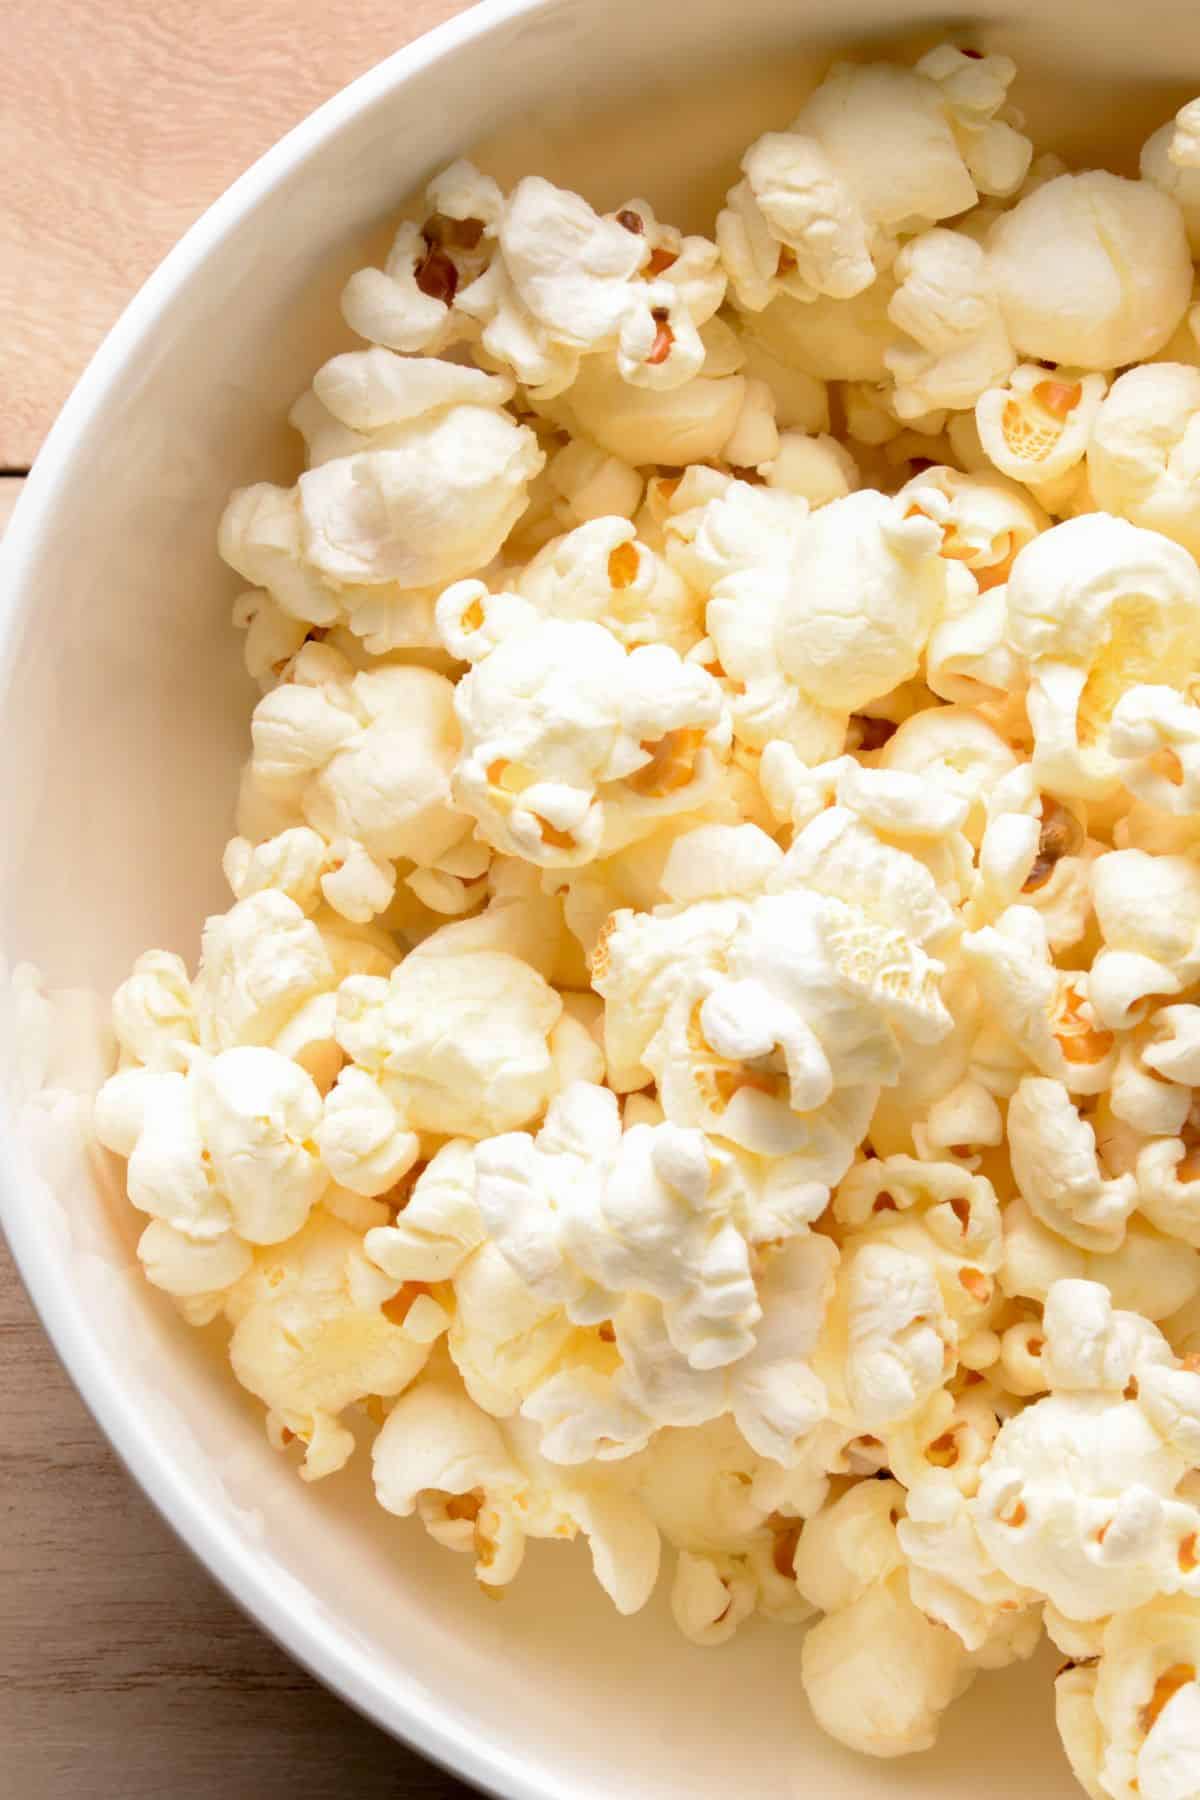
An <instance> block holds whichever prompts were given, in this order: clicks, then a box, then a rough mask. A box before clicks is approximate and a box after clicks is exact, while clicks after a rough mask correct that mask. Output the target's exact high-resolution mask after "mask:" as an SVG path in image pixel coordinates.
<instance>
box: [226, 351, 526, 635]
mask: <svg viewBox="0 0 1200 1800" xmlns="http://www.w3.org/2000/svg"><path fill="white" fill-rule="evenodd" d="M315 391H316V393H317V395H318V397H319V398H320V400H321V401H322V404H324V405H325V407H326V408H327V410H329V411H330V412H332V413H333V415H334V416H335V417H336V418H339V419H340V420H341V421H342V422H343V423H346V424H348V425H350V426H351V428H352V429H354V430H356V431H359V434H360V436H361V438H362V445H361V447H360V448H359V449H357V450H355V451H353V452H351V453H349V454H344V455H339V456H333V457H331V458H330V459H329V460H327V461H324V462H320V463H318V464H316V466H314V467H312V468H310V469H308V470H307V472H306V473H305V474H303V475H302V476H301V477H300V479H299V481H298V482H297V484H296V486H295V487H294V488H291V489H283V488H273V487H270V486H269V485H267V484H259V485H258V486H257V487H251V488H244V489H241V490H240V491H239V492H238V493H236V494H235V495H234V497H233V499H232V500H231V501H230V504H229V506H228V507H227V508H226V511H225V514H224V517H223V519H222V521H221V530H220V550H221V554H222V556H223V557H224V558H225V560H226V562H228V563H230V564H231V566H232V567H233V568H235V569H237V571H238V572H239V574H241V575H242V576H243V577H244V578H245V579H246V580H247V581H250V582H252V583H254V584H255V585H256V586H258V587H263V588H266V589H267V590H268V592H269V593H270V594H271V596H272V598H273V599H274V600H275V601H276V602H277V603H278V605H279V606H280V607H281V608H282V609H283V610H284V611H285V612H288V613H291V614H294V616H295V617H297V618H299V619H303V620H306V621H308V622H309V623H311V624H315V625H320V626H327V625H332V624H334V623H336V622H337V621H338V620H339V619H345V620H346V621H347V622H348V623H349V624H350V626H351V628H352V629H353V630H354V631H356V632H357V633H358V635H360V636H362V637H363V638H364V639H365V640H366V641H367V644H368V648H371V649H373V650H389V649H391V648H393V647H394V646H395V645H396V644H411V643H428V642H430V641H431V640H430V637H429V628H430V620H429V590H430V589H434V590H436V589H437V588H438V587H440V586H444V585H445V584H446V583H447V582H449V581H453V580H455V579H457V578H458V577H460V576H464V575H468V574H471V573H473V572H474V570H476V569H478V568H481V567H482V566H484V565H485V564H486V563H487V562H489V561H490V560H491V558H492V557H493V556H494V555H495V554H496V552H497V550H499V548H500V546H501V544H502V543H503V542H504V539H505V538H506V537H507V535H508V533H509V531H510V530H511V528H512V526H513V525H514V524H515V523H516V520H517V518H518V517H519V515H520V514H521V512H522V511H523V510H524V507H525V501H526V493H527V486H528V483H529V482H530V481H531V480H532V479H533V477H534V476H535V475H537V473H538V472H539V470H540V469H541V467H542V463H543V457H542V452H541V451H540V449H539V448H538V445H537V440H536V438H535V437H534V434H533V433H532V432H531V431H529V430H528V429H527V428H526V427H524V426H520V425H518V424H516V422H515V421H514V420H513V419H511V418H510V417H509V416H508V414H506V413H505V412H504V411H503V410H502V408H503V403H504V401H505V400H506V399H507V398H508V397H509V396H510V394H511V391H512V390H511V387H510V385H509V384H508V383H506V382H505V381H503V380H500V379H498V378H497V377H494V376H488V375H484V374H483V373H482V372H480V371H479V370H473V369H467V368H462V367H459V366H458V365H456V364H453V363H445V362H439V361H436V360H433V359H416V358H412V359H406V358H401V357H397V356H394V355H393V354H392V352H391V351H388V350H381V349H376V350H368V351H354V352H351V353H350V354H348V355H346V356H341V357H335V358H334V359H333V361H332V362H331V363H328V364H326V365H325V367H324V369H322V370H321V371H320V372H319V374H318V376H317V377H316V382H315Z"/></svg>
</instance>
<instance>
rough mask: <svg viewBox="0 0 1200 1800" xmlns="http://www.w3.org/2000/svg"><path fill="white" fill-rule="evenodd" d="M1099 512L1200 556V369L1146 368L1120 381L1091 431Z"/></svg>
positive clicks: (1090, 468)
mask: <svg viewBox="0 0 1200 1800" xmlns="http://www.w3.org/2000/svg"><path fill="white" fill-rule="evenodd" d="M1087 472H1088V480H1089V481H1090V483H1091V488H1092V493H1093V494H1094V495H1095V499H1096V504H1097V506H1100V507H1103V509H1104V510H1105V512H1110V513H1117V514H1118V515H1119V516H1120V517H1121V518H1124V519H1130V520H1132V522H1133V523H1134V524H1135V525H1144V526H1146V527H1147V528H1148V529H1150V530H1152V531H1161V532H1162V533H1163V535H1164V537H1169V538H1173V539H1174V540H1175V542H1176V543H1177V544H1182V545H1183V547H1184V549H1185V550H1190V551H1191V553H1192V555H1193V556H1195V555H1196V554H1197V552H1198V551H1200V499H1198V498H1197V479H1198V477H1200V369H1196V368H1190V367H1188V366H1186V365H1185V364H1182V363H1170V362H1155V363H1147V364H1146V365H1145V366H1144V367H1142V368H1138V369H1129V370H1127V371H1126V373H1125V374H1124V375H1120V376H1118V377H1117V379H1116V381H1115V382H1114V383H1113V385H1112V387H1111V388H1110V389H1109V392H1108V395H1107V396H1106V398H1105V400H1104V402H1103V404H1102V405H1101V406H1100V408H1099V411H1098V412H1097V414H1096V417H1095V420H1094V421H1093V424H1092V432H1091V437H1090V438H1089V440H1088V450H1087Z"/></svg>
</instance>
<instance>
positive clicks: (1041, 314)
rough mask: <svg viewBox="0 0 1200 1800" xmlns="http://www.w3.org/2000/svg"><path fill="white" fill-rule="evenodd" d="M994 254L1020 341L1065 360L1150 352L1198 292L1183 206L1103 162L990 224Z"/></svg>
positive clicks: (1094, 362)
mask: <svg viewBox="0 0 1200 1800" xmlns="http://www.w3.org/2000/svg"><path fill="white" fill-rule="evenodd" d="M987 254H988V271H989V274H990V276H991V279H992V282H993V284H994V286H995V290H996V293H997V295H998V297H999V301H1000V308H1001V311H1002V313H1003V316H1004V323H1005V325H1006V327H1007V329H1008V334H1009V337H1010V339H1011V340H1012V343H1013V345H1014V347H1015V348H1016V349H1017V350H1019V351H1021V352H1022V353H1023V354H1024V355H1025V356H1027V357H1030V358H1046V359H1047V360H1049V361H1051V362H1055V363H1062V364H1066V365H1067V366H1068V367H1071V366H1074V367H1077V368H1083V369H1113V368H1119V367H1121V366H1122V365H1123V364H1125V363H1132V362H1138V361H1141V360H1142V359H1143V358H1145V357H1148V356H1153V354H1154V352H1155V351H1156V350H1159V349H1161V348H1162V346H1163V345H1164V344H1165V343H1166V341H1167V339H1168V338H1169V337H1170V335H1171V333H1172V332H1173V331H1174V329H1175V327H1176V326H1177V325H1178V323H1179V321H1180V319H1181V318H1182V317H1183V314H1184V311H1185V309H1186V308H1187V306H1188V303H1189V300H1190V298H1191V288H1192V263H1191V257H1190V255H1189V253H1188V245H1187V237H1186V234H1185V232H1184V227H1183V217H1182V215H1181V213H1180V211H1179V208H1178V206H1177V205H1176V204H1175V202H1174V201H1173V200H1171V199H1169V198H1168V197H1167V196H1166V195H1165V194H1163V193H1161V192H1160V191H1159V190H1158V189H1157V188H1156V187H1151V186H1150V185H1149V183H1148V182H1144V181H1125V180H1123V179H1122V178H1121V177H1120V176H1118V175H1110V174H1108V173H1107V172H1106V171H1104V170H1102V169H1101V170H1091V171H1089V172H1088V173H1086V174H1082V175H1060V176H1058V177H1057V178H1056V179H1055V180H1053V181H1048V182H1046V183H1045V184H1044V185H1042V186H1040V187H1038V188H1036V189H1035V190H1034V191H1033V192H1032V193H1030V194H1026V196H1025V197H1024V199H1022V200H1019V201H1018V202H1017V204H1016V206H1014V207H1013V208H1012V210H1011V211H1010V212H1006V213H1003V214H1002V215H1001V217H1000V218H999V219H997V221H996V223H995V224H994V225H993V226H992V228H991V231H990V232H989V233H988V238H987Z"/></svg>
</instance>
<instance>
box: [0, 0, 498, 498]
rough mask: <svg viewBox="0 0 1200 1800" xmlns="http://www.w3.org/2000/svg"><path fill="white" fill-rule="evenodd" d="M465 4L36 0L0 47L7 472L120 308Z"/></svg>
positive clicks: (15, 13) (0, 358) (1, 389)
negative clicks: (350, 87) (199, 223)
mask: <svg viewBox="0 0 1200 1800" xmlns="http://www.w3.org/2000/svg"><path fill="white" fill-rule="evenodd" d="M463 10H465V0H401V3H400V4H397V0H354V4H353V5H343V6H329V5H328V4H327V3H326V0H255V4H254V5H253V6H247V5H246V4H245V0H205V4H204V5H203V6H200V5H197V4H196V0H103V4H101V5H97V4H96V3H95V0H37V3H36V4H35V5H31V6H16V5H10V6H7V7H5V8H4V28H3V57H2V58H0V167H2V168H3V170H4V204H3V206H2V207H0V318H2V319H3V320H4V331H3V334H2V335H0V394H3V395H4V406H3V408H2V409H0V468H7V469H24V468H27V467H28V466H29V464H30V463H31V462H32V460H33V457H34V455H35V454H36V452H37V449H38V446H39V445H40V444H41V442H42V440H43V438H44V437H45V435H46V431H47V429H48V428H49V426H50V424H51V422H52V421H53V419H54V416H55V414H56V413H57V412H58V410H59V408H60V407H61V406H62V403H63V401H64V400H65V399H66V397H67V394H68V393H69V392H70V390H71V387H72V386H73V384H74V382H75V380H76V379H77V377H78V376H79V374H80V373H81V371H82V369H83V367H84V365H85V363H86V362H87V360H88V358H89V357H90V355H91V353H92V351H93V350H94V349H95V348H96V345H97V344H98V343H99V341H100V339H101V338H102V337H103V335H104V333H105V331H106V330H107V329H108V327H109V326H110V325H111V324H112V322H113V320H114V319H115V318H116V316H117V314H118V313H119V312H120V311H121V308H122V307H123V306H124V304H125V302H126V301H127V300H128V299H129V297H130V296H131V295H132V294H133V293H134V291H135V290H136V289H137V287H138V286H139V285H140V283H141V282H142V281H143V280H144V279H145V277H146V276H147V275H148V274H149V273H150V272H151V270H152V269H153V268H154V267H155V266H156V264H157V263H159V262H160V261H161V259H162V257H163V256H164V255H165V254H166V252H167V251H168V250H169V249H170V248H171V246H172V244H173V243H174V242H175V241H176V239H177V238H178V237H179V236H180V235H181V234H182V232H183V231H184V230H185V229H186V228H187V226H188V225H190V224H191V222H192V221H193V219H195V218H196V217H197V215H198V214H199V213H200V212H202V211H203V209H204V208H205V207H206V206H207V205H208V204H209V203H210V201H212V200H214V199H215V198H216V197H217V195H218V194H220V193H221V192H222V191H223V189H225V188H226V187H227V186H228V185H229V183H230V182H231V181H232V180H233V178H234V177H235V176H236V175H238V174H240V173H241V171H242V170H243V169H245V168H246V167H247V165H248V164H249V163H251V162H253V160H254V159H255V157H257V156H258V155H259V154H260V153H261V152H262V151H263V150H265V149H267V148H268V147H269V146H270V145H271V144H272V143H273V142H274V141H275V140H276V139H277V138H278V137H279V136H280V135H281V134H282V133H283V132H284V131H286V130H287V129H288V128H289V127H290V126H291V125H294V124H295V123H296V122H297V121H298V120H299V119H302V118H303V117H304V116H305V114H306V113H309V112H311V111H312V109H313V107H314V106H316V105H317V104H318V103H319V102H320V101H321V100H324V99H327V98H328V96H329V95H330V94H332V93H335V92H336V91H337V89H338V88H340V87H343V86H344V85H345V83H346V82H347V81H349V80H351V79H352V78H353V77H354V76H355V75H359V74H361V73H362V72H363V71H364V70H365V69H368V68H370V67H371V65H372V64H373V63H376V62H378V61H379V60H380V59H381V58H382V57H384V56H387V55H388V54H390V52H391V51H393V50H396V49H399V48H400V46H401V45H403V44H405V43H407V42H408V41H409V40H411V39H412V38H415V37H418V36H420V34H421V33H422V32H424V31H428V30H429V29H430V28H431V27H432V26H434V25H437V24H440V23H441V21H442V20H443V19H446V18H449V17H451V16H452V15H453V14H454V13H457V12H461V11H463Z"/></svg>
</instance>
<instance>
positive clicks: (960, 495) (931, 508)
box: [896, 467, 1050, 610]
mask: <svg viewBox="0 0 1200 1800" xmlns="http://www.w3.org/2000/svg"><path fill="white" fill-rule="evenodd" d="M896 498H897V500H898V501H902V502H904V504H905V506H906V508H907V509H908V512H909V514H910V516H911V514H913V513H917V514H919V515H920V516H922V517H924V518H928V519H932V520H933V521H934V523H935V524H936V525H939V526H940V527H941V532H942V545H941V554H942V555H943V556H944V557H949V558H950V559H951V560H952V561H954V562H961V563H962V564H963V566H964V567H965V568H967V569H969V570H970V571H971V574H972V575H973V576H974V577H975V583H976V586H977V588H978V590H979V592H980V593H981V594H984V593H987V592H988V591H989V590H990V589H992V588H994V587H998V586H999V585H1000V584H1001V583H1003V582H1006V581H1007V580H1008V576H1009V571H1010V570H1011V568H1012V564H1013V559H1014V557H1015V556H1016V555H1017V552H1018V551H1020V550H1023V549H1024V547H1025V545H1026V544H1028V543H1031V542H1032V540H1033V539H1034V538H1035V537H1037V535H1038V533H1039V532H1040V531H1044V530H1045V528H1046V526H1047V525H1049V523H1050V521H1049V519H1048V518H1047V516H1046V514H1045V513H1044V512H1043V511H1042V509H1041V507H1040V506H1037V505H1036V504H1035V503H1034V502H1033V501H1032V500H1031V499H1030V498H1029V496H1028V495H1027V494H1026V493H1024V492H1023V491H1022V490H1021V489H1020V488H1019V487H1016V486H1015V485H1013V484H1012V483H1010V482H1008V481H1006V480H1005V479H1004V478H1003V476H1000V475H990V476H989V475H960V474H959V472H958V470H957V469H948V468H936V467H935V468H932V469H923V470H922V471H921V473H920V474H919V475H914V476H913V477H912V479H911V481H907V482H906V483H905V484H904V486H903V487H902V488H901V489H900V491H899V493H898V494H897V496H896ZM967 605H968V607H969V600H968V601H967ZM972 610H973V609H972Z"/></svg>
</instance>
